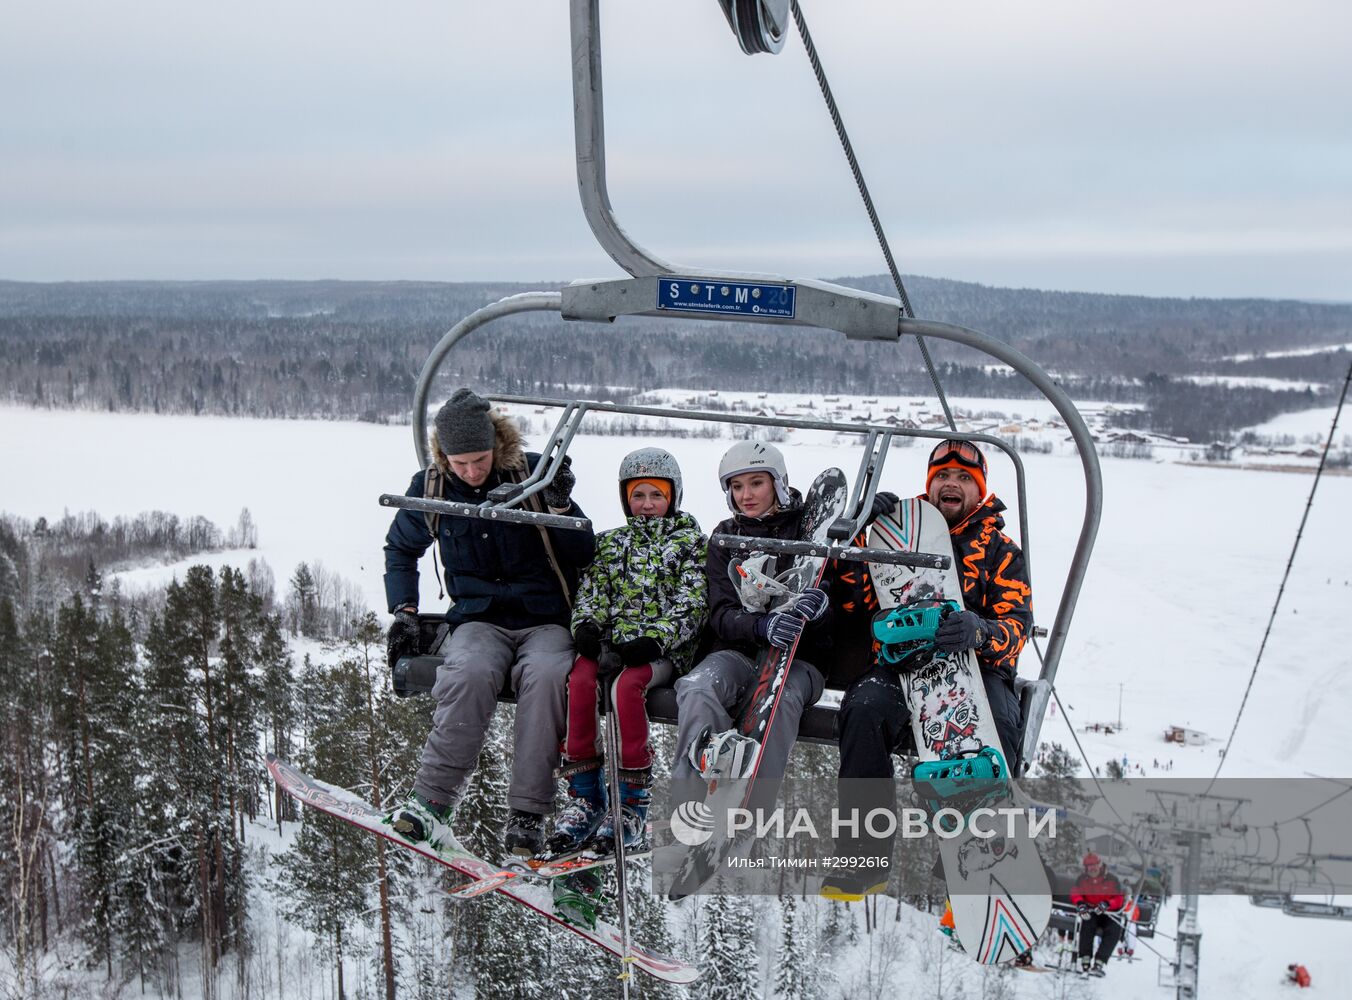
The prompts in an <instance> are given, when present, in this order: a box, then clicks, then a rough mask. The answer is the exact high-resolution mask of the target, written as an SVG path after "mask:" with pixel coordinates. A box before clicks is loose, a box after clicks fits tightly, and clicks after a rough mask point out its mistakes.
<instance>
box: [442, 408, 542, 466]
mask: <svg viewBox="0 0 1352 1000" xmlns="http://www.w3.org/2000/svg"><path fill="white" fill-rule="evenodd" d="M488 416H489V419H490V420H492V421H493V431H494V434H495V437H496V440H494V442H493V471H494V472H498V473H501V472H506V471H511V470H517V471H519V470H521V469H524V468H526V449H525V445H524V444H523V442H522V440H521V428H520V427H518V426H517V423H516V421H515V420H513V419H512V418H511V417H509V416H507V414H505V413H502V412H500V411H498V410H490V411H489V414H488ZM427 446H428V450H429V451H431V453H432V461H433V463H434V464H435V465H436V467H437V468H438V469H440V470H441V473H442V475H445V476H450V475H454V473H452V472H451V464H450V462H448V461H446V454H445V452H443V451H442V450H441V444H440V442H438V441H437V429H436V426H435V425H434V426H433V427H432V429H431V430H430V431H428V433H427Z"/></svg>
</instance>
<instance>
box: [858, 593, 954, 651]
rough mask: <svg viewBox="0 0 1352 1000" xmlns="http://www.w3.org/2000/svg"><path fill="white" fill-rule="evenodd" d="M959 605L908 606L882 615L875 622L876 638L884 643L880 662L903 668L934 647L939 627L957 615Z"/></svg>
mask: <svg viewBox="0 0 1352 1000" xmlns="http://www.w3.org/2000/svg"><path fill="white" fill-rule="evenodd" d="M961 610H962V605H960V604H959V603H958V602H957V601H934V602H923V603H919V602H918V603H915V604H906V605H902V606H901V607H898V608H893V609H891V610H890V611H886V612H882V613H880V614H878V615H877V616H876V617H875V618H874V619H873V638H875V639H877V640H878V642H880V643H882V648H881V649H880V650H879V651H878V659H879V660H880V661H881V662H882V663H884V664H886V665H887V666H889V667H899V666H901V664H902V663H904V662H905V661H906V660H907V659H909V658H910V657H912V656H915V654H917V653H921V652H925V651H926V650H929V649H931V648H932V647H933V646H934V633H935V632H936V631H937V630H938V628H939V623H940V622H941V621H943V620H944V619H945V618H946V617H947V616H948V615H949V614H951V613H952V612H954V611H961Z"/></svg>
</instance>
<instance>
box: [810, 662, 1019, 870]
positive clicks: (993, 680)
mask: <svg viewBox="0 0 1352 1000" xmlns="http://www.w3.org/2000/svg"><path fill="white" fill-rule="evenodd" d="M981 679H982V681H983V683H984V685H985V688H986V700H987V702H988V703H989V704H990V709H991V715H992V717H993V718H994V721H995V728H996V730H997V731H998V732H999V734H1000V742H1001V744H1002V745H1003V746H1004V750H1005V756H1006V758H1007V759H1008V760H1009V761H1010V766H1011V767H1013V766H1014V758H1015V756H1016V755H1017V754H1018V747H1019V741H1020V739H1021V738H1022V726H1021V721H1022V720H1021V718H1020V716H1021V709H1020V707H1019V698H1018V695H1017V694H1016V693H1015V691H1014V681H1013V678H1011V677H1008V676H1006V675H1005V674H1004V673H1002V672H999V671H994V670H982V671H981ZM837 727H838V730H839V733H840V789H839V800H840V813H841V814H842V815H852V814H855V813H853V812H852V811H854V810H857V811H858V812H857V815H860V816H863V815H867V813H868V812H869V811H871V810H873V809H879V808H883V809H891V810H893V811H895V810H896V807H897V797H896V786H895V784H894V783H893V780H892V779H893V776H894V773H895V772H894V769H893V765H892V754H893V753H896V752H898V751H899V750H901V749H904V748H906V747H909V746H911V745H912V741H911V712H910V709H909V708H908V707H907V705H906V699H905V697H904V696H903V694H902V687H901V678H900V677H899V676H898V674H897V672H896V671H895V670H893V669H892V668H890V667H886V666H883V665H881V664H875V665H874V666H873V667H872V669H870V670H869V672H868V673H866V674H864V676H862V677H860V678H859V679H858V680H857V681H855V682H854V683H853V684H851V685H850V686H849V687H848V688H846V689H845V696H844V698H843V699H842V700H841V703H840V714H839V716H838V719H837ZM895 839H896V838H895V836H889V837H870V836H868V834H867V831H866V830H864V829H863V828H862V827H861V829H860V835H859V836H853V837H852V836H844V837H841V838H839V839H838V841H837V844H836V854H837V855H838V856H840V857H878V858H890V857H891V856H892V846H893V842H894V840H895Z"/></svg>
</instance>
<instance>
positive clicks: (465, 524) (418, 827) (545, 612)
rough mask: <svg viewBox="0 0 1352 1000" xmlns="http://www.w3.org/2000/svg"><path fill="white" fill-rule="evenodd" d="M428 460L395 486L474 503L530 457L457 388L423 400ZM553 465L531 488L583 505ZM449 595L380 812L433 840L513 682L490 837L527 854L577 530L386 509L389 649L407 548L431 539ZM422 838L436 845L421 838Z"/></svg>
mask: <svg viewBox="0 0 1352 1000" xmlns="http://www.w3.org/2000/svg"><path fill="white" fill-rule="evenodd" d="M429 443H430V450H431V453H432V456H433V464H432V465H431V466H430V467H429V468H427V469H425V470H423V471H422V472H419V473H418V474H417V475H415V476H414V477H413V482H412V483H411V485H410V486H409V489H408V495H409V496H416V497H423V496H432V497H435V498H438V499H444V500H450V501H458V502H461V503H471V504H480V503H483V502H484V501H485V499H486V497H487V495H488V492H489V491H490V490H491V489H493V488H494V487H495V486H498V485H499V484H501V483H505V482H519V481H520V480H522V479H524V478H525V477H526V476H527V475H528V474H529V472H530V471H531V470H533V469H534V467H535V465H536V464H537V463H538V462H539V460H540V456H539V455H537V454H534V453H527V452H526V451H525V450H524V448H523V444H522V440H521V432H520V430H519V429H518V428H517V426H516V424H515V423H514V422H512V421H511V420H509V419H508V418H507V417H505V416H503V415H501V414H496V413H492V412H491V407H490V405H489V403H488V402H487V401H486V400H484V399H482V398H480V397H479V396H477V395H476V394H475V393H473V392H471V391H470V390H469V389H458V390H456V392H455V393H454V395H452V396H451V398H450V399H449V400H448V401H447V402H446V404H445V405H444V406H443V407H442V408H441V409H440V410H439V411H438V412H437V415H436V419H435V422H434V429H433V431H432V433H431V435H430V442H429ZM574 481H575V478H574V476H573V473H572V471H571V470H570V469H568V468H567V467H564V468H562V469H560V471H559V472H558V473H557V474H556V475H555V477H554V482H553V483H552V484H551V485H550V486H549V487H547V488H546V489H545V490H543V491H542V492H541V494H540V496H541V497H543V500H544V503H545V504H546V505H547V506H548V509H549V510H550V512H552V513H563V514H569V515H572V516H577V517H581V516H583V514H582V510H581V508H580V507H578V505H577V504H576V503H574V502H573V501H572V500H571V499H570V494H571V492H572V487H573V484H574ZM434 540H435V541H436V542H437V544H438V550H439V552H440V555H441V562H442V565H443V566H444V567H445V580H446V590H447V593H448V594H449V595H450V597H451V600H452V602H453V603H452V605H451V608H450V611H449V612H448V613H447V615H446V621H447V623H448V624H449V625H450V626H451V628H452V632H451V634H450V637H449V638H448V639H447V640H446V641H445V643H444V645H443V646H442V652H443V655H444V657H445V660H444V662H443V663H442V665H441V667H440V668H439V669H438V670H437V678H436V682H435V685H434V687H433V689H432V697H433V698H434V699H435V701H436V709H435V711H434V712H433V715H432V731H431V733H430V734H429V735H428V737H427V743H426V744H425V745H424V747H423V753H422V764H421V766H420V768H419V769H418V777H417V780H416V781H415V782H414V786H413V794H412V796H411V797H410V798H409V800H408V801H407V802H405V803H404V804H403V805H402V806H400V807H398V808H396V809H395V810H394V811H393V812H392V813H391V814H390V816H389V817H388V820H387V821H388V822H389V823H390V824H391V825H392V826H393V827H394V829H395V830H396V831H398V832H399V833H400V834H402V835H403V836H405V837H407V838H409V839H411V840H414V841H422V840H428V841H429V842H432V841H433V840H434V830H435V824H436V823H443V824H446V825H449V824H450V822H451V817H452V811H453V809H454V807H455V805H456V804H457V803H458V802H459V800H460V798H461V796H462V795H463V793H464V789H465V783H466V781H467V780H468V778H469V775H470V773H471V772H472V771H473V769H474V766H475V764H476V762H477V760H478V756H479V750H480V748H481V747H482V745H483V741H484V737H485V735H486V733H487V731H488V724H489V721H490V719H491V718H492V715H493V710H494V708H495V707H496V705H497V696H498V693H499V692H500V691H502V689H503V687H504V686H506V685H508V684H510V686H511V688H512V690H513V691H515V693H516V734H515V744H514V748H513V753H512V780H511V785H510V786H509V788H508V793H507V804H508V806H509V807H510V814H509V817H508V821H507V829H506V831H505V833H504V837H503V846H504V848H505V849H506V850H507V851H508V852H510V853H513V854H518V855H523V856H526V857H529V856H531V855H534V854H536V853H538V852H539V851H540V849H541V848H542V847H543V846H544V818H545V815H546V814H548V813H550V812H552V811H553V808H554V773H553V772H554V765H555V763H556V761H557V760H558V747H559V742H560V740H562V738H563V733H564V718H565V716H564V698H565V690H566V684H567V676H568V671H569V670H570V669H571V667H572V665H573V643H572V637H571V636H570V635H569V634H568V622H569V615H570V609H569V605H570V594H571V592H572V591H573V590H574V589H575V587H576V584H577V574H578V572H579V571H580V570H581V569H582V568H583V567H584V566H586V565H587V563H589V562H590V561H591V558H592V552H593V549H594V547H595V537H594V536H593V535H592V533H591V531H589V530H587V531H577V530H566V529H555V528H548V529H547V528H541V527H535V526H531V525H524V524H509V523H506V522H497V521H488V520H481V519H474V518H465V517H453V516H444V517H440V516H437V515H427V516H424V515H423V514H422V513H420V512H417V511H411V510H400V511H399V512H398V513H397V514H396V515H395V517H394V522H393V523H392V524H391V525H390V530H389V533H388V535H386V538H385V594H386V597H387V599H388V601H389V608H390V611H391V612H393V613H394V615H395V621H394V624H393V625H392V626H391V627H390V631H389V653H390V660H391V662H394V661H395V660H396V659H397V658H398V657H399V656H401V655H404V654H405V653H409V652H414V651H416V650H417V646H418V619H417V612H418V559H419V557H420V556H421V555H422V554H423V553H424V552H425V551H426V550H427V548H428V546H430V545H431V544H432V543H433V541H434ZM433 846H436V845H435V843H433Z"/></svg>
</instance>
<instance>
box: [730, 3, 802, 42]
mask: <svg viewBox="0 0 1352 1000" xmlns="http://www.w3.org/2000/svg"><path fill="white" fill-rule="evenodd" d="M718 2H719V6H721V7H722V8H723V16H724V17H726V18H727V19H728V24H729V25H730V26H731V28H732V33H733V34H734V35H736V36H737V44H738V45H740V46H741V47H742V51H743V52H745V53H746V54H747V55H749V56H754V55H756V54H757V53H760V52H768V53H770V54H771V55H773V54H774V53H776V52H778V51H779V50H780V49H782V48H783V47H784V39H786V38H787V37H788V35H789V4H790V3H791V0H718Z"/></svg>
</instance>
